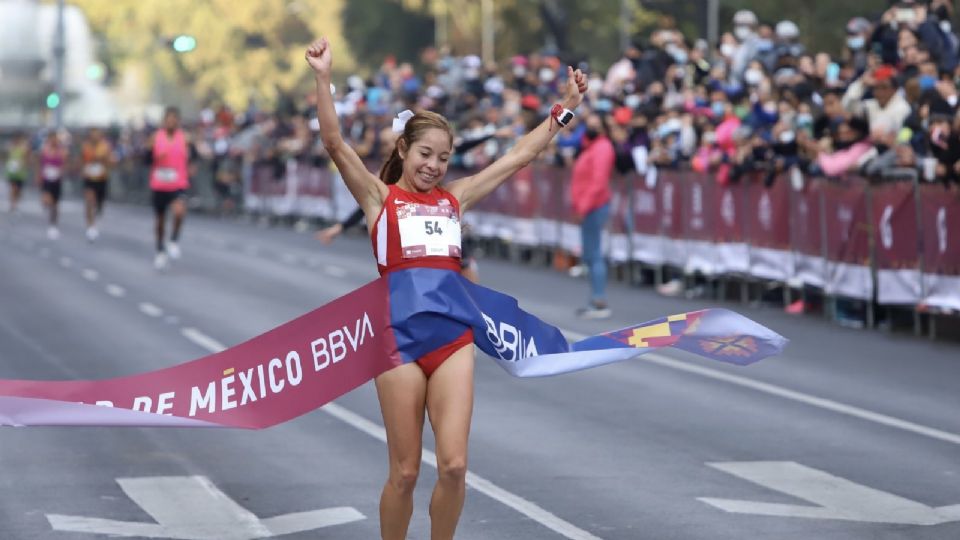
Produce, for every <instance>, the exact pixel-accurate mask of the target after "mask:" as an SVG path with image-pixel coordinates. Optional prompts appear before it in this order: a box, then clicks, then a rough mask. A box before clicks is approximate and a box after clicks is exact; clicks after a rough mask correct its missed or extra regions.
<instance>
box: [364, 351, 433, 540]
mask: <svg viewBox="0 0 960 540" xmlns="http://www.w3.org/2000/svg"><path fill="white" fill-rule="evenodd" d="M376 385H377V396H378V397H379V398H380V412H381V414H382V415H383V425H384V427H385V428H386V431H387V448H388V452H389V460H390V473H389V476H388V478H387V482H386V484H385V485H384V486H383V494H382V495H381V496H380V536H381V537H382V538H383V539H384V540H394V539H396V540H403V539H405V538H406V537H407V528H408V527H409V525H410V516H411V514H413V489H414V487H415V486H416V485H417V476H418V475H419V474H420V456H421V453H422V448H423V443H422V441H423V417H424V403H425V400H426V393H427V377H426V375H424V374H423V371H422V370H421V369H420V366H418V365H416V364H413V363H411V364H407V365H403V366H400V367H397V368H394V369H392V370H390V371H388V372H386V373H384V374H382V375H380V376H378V377H377V379H376Z"/></svg>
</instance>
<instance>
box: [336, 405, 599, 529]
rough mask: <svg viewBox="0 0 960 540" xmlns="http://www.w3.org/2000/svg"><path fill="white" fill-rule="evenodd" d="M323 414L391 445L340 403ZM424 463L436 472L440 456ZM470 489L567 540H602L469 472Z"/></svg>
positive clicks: (430, 454)
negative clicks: (567, 539) (568, 539)
mask: <svg viewBox="0 0 960 540" xmlns="http://www.w3.org/2000/svg"><path fill="white" fill-rule="evenodd" d="M321 410H322V411H325V412H327V413H328V414H330V415H333V416H335V417H336V418H338V419H340V420H342V421H344V422H346V423H347V424H350V425H351V426H353V427H355V428H357V429H359V430H360V431H362V432H364V433H366V434H367V435H370V436H371V437H373V438H375V439H378V440H380V441H382V442H384V443H385V442H387V432H386V430H385V429H384V428H382V427H381V426H379V425H377V424H375V423H373V422H371V421H370V420H367V419H366V418H364V417H362V416H360V415H359V414H356V413H354V412H351V411H349V410H347V409H345V408H343V407H341V406H340V405H337V404H336V403H328V404H326V405H324V406H323V407H322V408H321ZM420 459H421V461H423V463H425V464H427V465H429V466H431V467H434V468H436V466H437V455H436V454H434V453H433V452H431V451H429V450H426V449H424V450H423V454H422V456H421V458H420ZM467 485H468V486H469V487H472V488H473V489H475V490H477V491H479V492H480V493H483V494H484V495H486V496H488V497H490V498H491V499H493V500H495V501H497V502H500V503H502V504H504V505H506V506H509V507H510V508H513V509H514V510H516V511H517V512H520V513H521V514H523V515H525V516H527V517H528V518H530V519H532V520H534V521H536V522H537V523H539V524H541V525H543V526H544V527H547V528H548V529H550V530H552V531H554V532H556V533H558V534H560V535H562V536H564V537H566V538H570V539H572V540H600V538H599V537H598V536H594V535H593V534H590V533H589V532H587V531H585V530H583V529H581V528H579V527H577V526H576V525H574V524H572V523H570V522H569V521H565V520H563V519H561V518H559V517H557V516H556V515H554V514H552V513H550V512H548V511H546V510H544V509H543V508H541V507H540V506H538V505H537V504H536V503H533V502H531V501H528V500H526V499H524V498H523V497H520V496H519V495H515V494H513V493H511V492H509V491H507V490H505V489H503V488H501V487H500V486H497V485H496V484H494V483H493V482H491V481H489V480H487V479H485V478H482V477H480V476H478V475H476V474H474V473H472V472H470V471H467Z"/></svg>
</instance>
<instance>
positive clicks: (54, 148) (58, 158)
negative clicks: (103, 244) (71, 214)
mask: <svg viewBox="0 0 960 540" xmlns="http://www.w3.org/2000/svg"><path fill="white" fill-rule="evenodd" d="M61 137H62V135H61V134H59V133H57V132H56V131H51V132H50V133H48V134H47V136H46V138H45V139H44V141H43V146H42V147H41V148H40V167H39V168H38V169H37V185H39V186H40V193H41V195H40V200H41V201H42V203H43V207H44V208H46V210H47V216H48V227H47V238H49V239H50V240H56V239H57V238H60V229H59V228H58V226H57V224H58V221H59V217H60V216H59V207H60V191H61V189H62V187H63V186H62V184H63V174H64V169H65V167H66V164H67V147H66V145H65V144H64V143H63V141H62V140H61Z"/></svg>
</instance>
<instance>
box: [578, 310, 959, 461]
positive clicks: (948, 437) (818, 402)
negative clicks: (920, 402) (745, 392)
mask: <svg viewBox="0 0 960 540" xmlns="http://www.w3.org/2000/svg"><path fill="white" fill-rule="evenodd" d="M561 331H562V332H563V333H564V335H566V336H567V339H570V340H572V341H579V340H581V339H584V338H586V337H587V336H586V335H584V334H581V333H579V332H573V331H570V330H564V329H561ZM641 358H642V359H644V360H646V361H648V362H652V363H654V364H657V365H660V366H663V367H668V368H671V369H675V370H678V371H685V372H687V373H693V374H696V375H700V376H702V377H706V378H708V379H713V380H716V381H723V382H726V383H730V384H735V385H737V386H742V387H744V388H750V389H752V390H756V391H758V392H763V393H765V394H770V395H773V396H777V397H781V398H784V399H787V400H790V401H797V402H800V403H804V404H806V405H812V406H814V407H819V408H821V409H825V410H828V411H832V412H835V413H840V414H845V415H847V416H852V417H854V418H859V419H861V420H867V421H868V422H874V423H876V424H881V425H884V426H887V427H892V428H896V429H900V430H903V431H908V432H910V433H915V434H917V435H923V436H925V437H930V438H932V439H937V440H941V441H944V442H949V443H953V444H958V445H960V434H956V433H951V432H949V431H943V430H940V429H936V428H932V427H929V426H924V425H922V424H917V423H914V422H910V421H907V420H902V419H900V418H896V417H893V416H888V415H886V414H881V413H877V412H873V411H869V410H867V409H862V408H860V407H854V406H853V405H847V404H845V403H840V402H839V401H833V400H831V399H826V398H822V397H817V396H813V395H810V394H805V393H803V392H798V391H796V390H790V389H788V388H784V387H782V386H777V385H775V384H770V383H765V382H761V381H758V380H755V379H751V378H749V377H744V376H742V375H734V374H732V373H727V372H724V371H720V370H718V369H713V368H708V367H704V366H700V365H697V364H692V363H690V362H682V361H680V360H674V359H673V358H669V357H667V356H664V355H662V354H659V353H648V354H645V355H643V356H642V357H641Z"/></svg>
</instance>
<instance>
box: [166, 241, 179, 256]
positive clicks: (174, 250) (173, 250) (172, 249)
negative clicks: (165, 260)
mask: <svg viewBox="0 0 960 540" xmlns="http://www.w3.org/2000/svg"><path fill="white" fill-rule="evenodd" d="M167 255H169V256H170V258H171V259H173V260H177V259H179V258H180V244H177V243H176V242H170V243H169V244H167Z"/></svg>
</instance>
